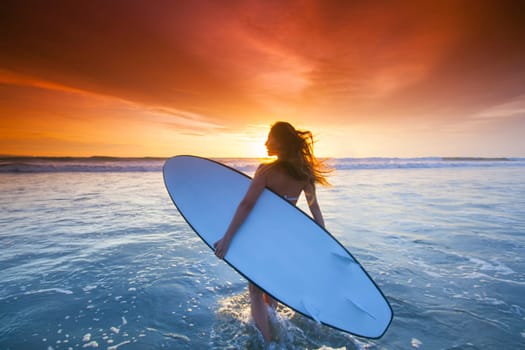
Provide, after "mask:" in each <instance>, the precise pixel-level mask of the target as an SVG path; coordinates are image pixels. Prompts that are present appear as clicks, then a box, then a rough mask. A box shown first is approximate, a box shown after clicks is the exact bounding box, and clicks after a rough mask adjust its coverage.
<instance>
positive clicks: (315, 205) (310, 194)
mask: <svg viewBox="0 0 525 350" xmlns="http://www.w3.org/2000/svg"><path fill="white" fill-rule="evenodd" d="M304 195H305V197H306V202H307V203H308V207H309V208H310V212H311V213H312V216H313V217H314V220H315V222H317V223H318V224H319V225H321V226H322V227H324V219H323V214H322V213H321V208H320V207H319V202H318V201H317V194H316V192H315V185H314V184H310V183H309V184H308V185H306V187H305V188H304Z"/></svg>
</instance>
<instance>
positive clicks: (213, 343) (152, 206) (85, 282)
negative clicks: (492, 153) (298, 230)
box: [0, 161, 525, 350]
mask: <svg viewBox="0 0 525 350" xmlns="http://www.w3.org/2000/svg"><path fill="white" fill-rule="evenodd" d="M243 162H244V163H243ZM235 164H237V166H239V167H241V168H243V167H244V168H243V170H245V171H246V170H247V171H248V172H250V171H251V170H252V169H253V164H252V163H249V164H246V161H237V162H236V163H235ZM331 180H332V183H333V185H334V186H333V187H330V188H320V189H319V190H318V191H319V198H320V202H321V206H322V209H323V213H324V215H325V220H326V226H327V228H328V229H329V230H330V231H331V232H332V233H333V235H334V236H336V237H337V238H338V239H339V240H340V241H341V242H342V243H343V244H344V245H345V246H346V247H347V248H348V249H349V250H350V251H351V252H352V254H353V255H354V256H355V257H356V258H357V259H358V260H359V261H360V263H361V264H362V265H363V266H364V268H365V269H366V270H367V271H368V272H369V274H370V275H371V276H372V277H373V278H374V280H375V281H376V282H377V284H378V285H379V286H380V288H381V289H382V291H383V292H384V293H385V295H386V296H387V298H388V300H389V301H390V303H391V304H392V307H393V309H394V314H395V316H394V320H393V322H392V325H391V327H390V328H389V330H388V331H387V333H386V334H385V336H384V337H383V338H381V339H379V340H366V339H361V338H357V337H352V336H350V335H348V334H345V333H341V332H338V331H334V330H331V329H329V328H328V327H325V326H320V325H317V324H315V323H314V322H313V321H311V320H309V319H306V318H305V317H303V316H300V315H296V314H294V313H293V312H292V311H291V310H289V309H287V308H284V307H280V308H279V309H278V310H277V313H276V314H275V315H274V317H273V326H274V328H275V332H276V333H277V334H278V343H277V344H273V345H272V346H273V348H287V349H304V348H308V349H317V348H322V347H325V348H326V347H328V348H330V347H331V348H341V347H346V348H347V349H355V348H373V349H374V348H377V349H407V348H421V349H517V348H524V347H525V301H524V300H525V299H524V298H523V296H524V295H525V167H524V166H508V165H507V164H504V165H502V166H500V165H498V164H496V165H494V164H493V163H490V164H487V165H483V164H481V165H479V164H478V165H476V166H460V167H456V166H444V167H443V166H438V167H435V166H428V167H427V166H418V167H401V169H398V168H397V167H391V166H385V167H375V166H374V167H371V168H370V169H368V168H366V167H364V168H359V169H355V168H353V167H350V168H348V167H345V166H340V167H339V168H338V170H336V172H335V173H334V175H333V176H332V178H331ZM0 193H1V196H0V209H1V212H2V215H1V216H0V244H1V247H2V255H1V256H0V348H1V349H50V348H52V349H68V348H72V349H77V348H92V347H93V348H95V347H98V348H104V349H117V348H118V349H124V350H125V349H158V348H169V349H195V348H212V349H224V348H230V349H237V348H246V349H259V348H263V342H262V338H261V336H260V334H259V333H258V331H257V330H256V329H255V328H254V326H253V324H252V321H251V319H250V316H249V303H248V299H247V290H246V281H244V280H243V278H242V277H240V276H239V275H237V274H236V273H235V272H234V271H233V270H232V269H231V268H229V267H228V266H227V265H226V264H224V263H222V262H220V261H218V260H217V259H216V258H215V257H214V256H213V254H212V253H211V251H210V250H209V249H208V247H207V246H206V245H205V244H204V243H202V242H201V241H200V239H199V238H198V237H197V236H196V235H195V234H194V233H193V232H192V231H191V229H190V228H189V227H188V225H187V224H185V222H184V221H183V219H182V218H181V217H180V215H179V214H178V212H177V210H176V209H175V207H174V206H173V204H172V203H171V201H170V199H169V196H168V195H167V192H166V191H165V189H164V185H163V181H162V174H161V173H160V172H159V171H149V172H129V171H126V172H119V171H105V172H98V171H94V172H83V171H78V172H74V173H71V172H36V173H29V174H27V173H22V174H15V173H10V172H7V173H2V174H0ZM300 206H301V207H302V208H305V204H304V201H303V199H301V200H300Z"/></svg>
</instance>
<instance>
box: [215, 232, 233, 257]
mask: <svg viewBox="0 0 525 350" xmlns="http://www.w3.org/2000/svg"><path fill="white" fill-rule="evenodd" d="M230 241H231V240H230V239H228V238H227V237H222V238H221V239H219V240H218V241H217V242H215V243H214V244H213V246H214V247H215V256H217V257H218V258H219V259H224V256H225V255H226V253H227V252H228V248H229V247H230Z"/></svg>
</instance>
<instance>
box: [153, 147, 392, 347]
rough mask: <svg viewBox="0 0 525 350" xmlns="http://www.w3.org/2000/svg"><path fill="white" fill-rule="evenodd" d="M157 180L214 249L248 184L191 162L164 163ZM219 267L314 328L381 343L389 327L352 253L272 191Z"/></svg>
mask: <svg viewBox="0 0 525 350" xmlns="http://www.w3.org/2000/svg"><path fill="white" fill-rule="evenodd" d="M163 175H164V183H165V185H166V188H167V190H168V193H169V195H170V197H171V199H172V201H173V203H174V204H175V206H176V208H177V209H178V211H179V212H180V214H181V215H182V217H183V218H184V219H185V220H186V222H187V223H188V224H189V225H190V226H191V228H192V229H193V230H194V231H195V233H196V234H197V235H199V237H200V238H201V239H202V240H203V241H204V242H205V243H206V244H207V245H208V247H210V249H212V250H213V249H214V248H213V244H214V243H215V242H216V241H217V240H219V239H220V238H221V237H222V236H223V234H224V232H225V231H226V229H227V227H228V225H229V223H230V221H231V219H232V218H233V215H234V213H235V210H236V208H237V205H238V204H239V203H240V201H241V200H242V199H243V197H244V195H245V193H246V191H247V189H248V187H249V186H250V181H251V178H250V177H249V176H248V175H246V174H244V173H242V172H240V171H237V170H235V169H233V168H231V167H229V166H226V165H224V164H221V163H219V162H217V161H214V160H210V159H206V158H201V157H195V156H176V157H173V158H171V159H168V160H167V161H166V162H165V164H164V167H163ZM224 261H225V262H227V263H228V264H229V265H230V266H231V267H232V268H234V269H235V270H236V271H237V272H238V273H240V274H241V275H242V276H244V277H245V278H246V279H247V280H249V281H251V282H252V283H254V284H255V285H257V286H258V287H259V288H261V289H262V290H264V291H265V292H266V293H267V294H269V295H271V296H272V297H273V298H274V299H276V300H278V301H279V302H280V303H282V304H284V305H286V306H288V307H290V308H291V309H293V310H295V311H296V312H299V313H300V314H303V315H305V316H307V317H309V318H311V319H313V320H315V321H316V322H318V323H322V324H324V325H327V326H330V327H333V328H335V329H338V330H341V331H345V332H348V333H351V334H354V335H357V336H361V337H366V338H380V337H381V336H382V335H383V334H384V333H385V332H386V330H387V328H388V326H389V325H390V323H391V322H392V318H393V312H392V308H391V306H390V304H389V303H388V301H387V299H386V298H385V296H384V295H383V293H382V292H381V290H380V289H379V288H378V286H377V285H376V283H375V282H374V281H373V280H372V278H371V277H370V276H369V274H368V273H367V272H366V271H365V270H364V269H363V267H362V266H361V265H360V264H359V262H358V261H357V260H356V259H355V258H354V257H353V256H352V254H350V252H348V250H347V249H346V248H345V247H344V246H343V245H342V244H341V243H340V242H339V241H338V240H337V239H335V238H334V236H333V235H331V234H330V233H329V232H328V231H327V230H325V229H324V228H323V227H321V226H320V225H318V224H317V223H316V222H315V221H314V220H313V219H312V218H311V217H310V216H308V215H307V214H306V213H305V212H303V211H302V210H300V209H299V208H297V207H295V206H294V205H293V204H291V203H290V202H288V201H287V200H286V199H284V198H282V197H281V196H279V195H277V194H276V193H275V192H273V191H271V190H270V189H265V190H264V191H263V193H262V194H261V196H260V197H259V198H258V200H257V203H256V204H255V206H254V208H253V209H252V211H251V212H250V214H249V216H248V217H247V219H246V220H245V221H244V223H243V224H242V225H241V227H240V228H239V230H238V231H237V233H236V235H235V237H234V239H233V240H232V242H231V245H230V247H229V250H228V252H227V254H226V256H225V258H224Z"/></svg>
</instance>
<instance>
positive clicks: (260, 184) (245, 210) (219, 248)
mask: <svg viewBox="0 0 525 350" xmlns="http://www.w3.org/2000/svg"><path fill="white" fill-rule="evenodd" d="M260 170H261V167H259V168H258V169H257V171H256V172H255V176H254V177H253V180H252V182H251V184H250V187H249V188H248V191H247V192H246V194H245V195H244V198H243V199H242V201H241V202H240V203H239V205H238V206H237V210H236V211H235V214H234V215H233V219H232V221H231V222H230V225H229V226H228V229H227V230H226V233H225V234H224V236H223V237H222V238H221V239H220V240H218V241H217V242H215V243H214V244H213V246H214V247H215V255H216V256H217V257H218V258H220V259H223V258H224V256H225V255H226V252H227V251H228V248H229V246H230V243H231V241H232V239H233V237H234V236H235V233H236V232H237V230H238V229H239V227H241V225H242V223H243V222H244V220H245V219H246V218H247V217H248V214H250V212H251V210H252V209H253V207H254V205H255V203H256V202H257V199H258V198H259V196H260V195H261V193H262V191H263V190H264V187H265V185H266V179H265V176H264V175H263V174H262V173H264V172H261V171H260Z"/></svg>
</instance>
